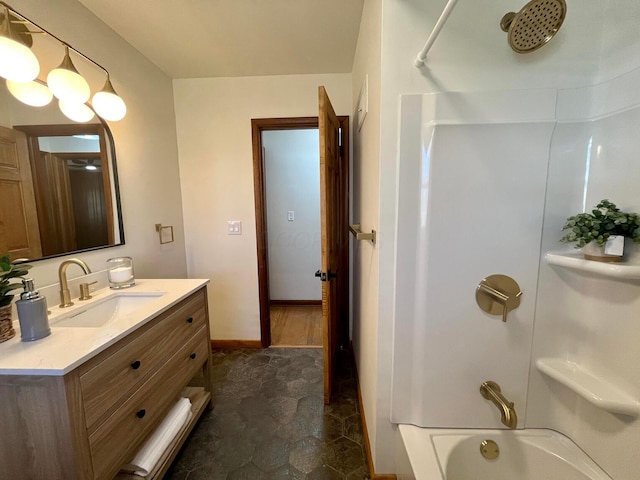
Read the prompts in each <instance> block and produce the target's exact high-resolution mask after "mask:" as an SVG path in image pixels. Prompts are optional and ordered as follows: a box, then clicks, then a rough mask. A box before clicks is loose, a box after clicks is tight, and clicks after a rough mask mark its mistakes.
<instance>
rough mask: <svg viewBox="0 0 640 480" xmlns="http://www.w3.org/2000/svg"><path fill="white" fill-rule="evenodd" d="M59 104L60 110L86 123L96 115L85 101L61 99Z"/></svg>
mask: <svg viewBox="0 0 640 480" xmlns="http://www.w3.org/2000/svg"><path fill="white" fill-rule="evenodd" d="M58 106H59V107H60V111H61V112H62V113H64V114H65V116H66V117H67V118H70V119H71V120H73V121H74V122H79V123H86V122H88V121H89V120H91V119H92V118H93V117H94V116H95V113H94V112H93V110H91V109H90V108H89V107H87V106H86V105H85V104H84V103H74V102H67V101H65V100H60V101H59V102H58Z"/></svg>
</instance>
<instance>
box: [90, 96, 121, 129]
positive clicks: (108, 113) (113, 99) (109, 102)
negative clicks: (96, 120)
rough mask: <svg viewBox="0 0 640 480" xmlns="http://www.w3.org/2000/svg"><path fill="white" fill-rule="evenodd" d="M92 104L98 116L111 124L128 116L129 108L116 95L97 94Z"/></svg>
mask: <svg viewBox="0 0 640 480" xmlns="http://www.w3.org/2000/svg"><path fill="white" fill-rule="evenodd" d="M91 104H92V105H93V108H94V110H95V111H96V113H97V114H98V115H100V116H101V117H102V118H104V119H105V120H109V121H111V122H117V121H118V120H122V119H123V118H124V116H125V115H126V114H127V106H126V105H125V104H124V101H123V100H122V99H121V98H120V97H119V96H118V95H116V94H115V93H111V92H102V91H101V92H97V93H96V94H95V95H94V96H93V100H92V101H91Z"/></svg>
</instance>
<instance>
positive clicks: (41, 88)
mask: <svg viewBox="0 0 640 480" xmlns="http://www.w3.org/2000/svg"><path fill="white" fill-rule="evenodd" d="M7 88H8V89H9V92H11V95H13V96H14V97H16V98H17V99H18V100H20V101H21V102H22V103H24V104H26V105H31V106H32V107H44V106H45V105H49V104H50V103H51V100H53V93H51V90H49V87H47V84H46V83H45V82H43V81H42V80H40V79H37V78H36V79H35V80H32V81H31V82H14V81H13V80H7Z"/></svg>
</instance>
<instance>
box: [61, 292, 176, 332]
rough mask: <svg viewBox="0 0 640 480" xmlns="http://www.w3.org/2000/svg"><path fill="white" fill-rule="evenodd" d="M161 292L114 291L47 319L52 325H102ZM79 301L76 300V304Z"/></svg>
mask: <svg viewBox="0 0 640 480" xmlns="http://www.w3.org/2000/svg"><path fill="white" fill-rule="evenodd" d="M162 295H163V293H114V294H111V295H109V296H108V297H105V298H102V299H99V300H95V301H93V302H90V303H87V304H86V305H85V306H80V307H77V308H74V309H73V311H70V312H69V313H62V314H60V315H58V316H55V317H52V318H50V319H49V322H50V323H51V326H52V327H80V328H99V327H104V326H105V325H107V324H108V323H110V322H111V321H113V320H114V319H116V318H120V317H124V316H126V315H130V314H131V313H133V312H135V311H136V310H137V309H138V308H140V307H141V306H142V305H145V304H147V303H149V302H151V301H152V300H155V299H157V298H158V297H161V296H162ZM78 304H79V302H77V301H76V305H78Z"/></svg>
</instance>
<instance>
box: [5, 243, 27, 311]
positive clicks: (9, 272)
mask: <svg viewBox="0 0 640 480" xmlns="http://www.w3.org/2000/svg"><path fill="white" fill-rule="evenodd" d="M30 268H31V265H27V264H24V263H21V264H15V263H13V262H12V261H11V258H10V257H9V255H6V254H5V255H2V256H1V257H0V307H5V306H7V305H9V304H10V303H11V300H13V296H14V295H13V294H12V293H9V292H12V291H13V290H17V289H18V288H22V283H21V282H20V283H17V282H13V283H11V282H12V280H13V279H21V278H22V277H23V276H24V275H26V274H27V272H28V271H29V269H30Z"/></svg>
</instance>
